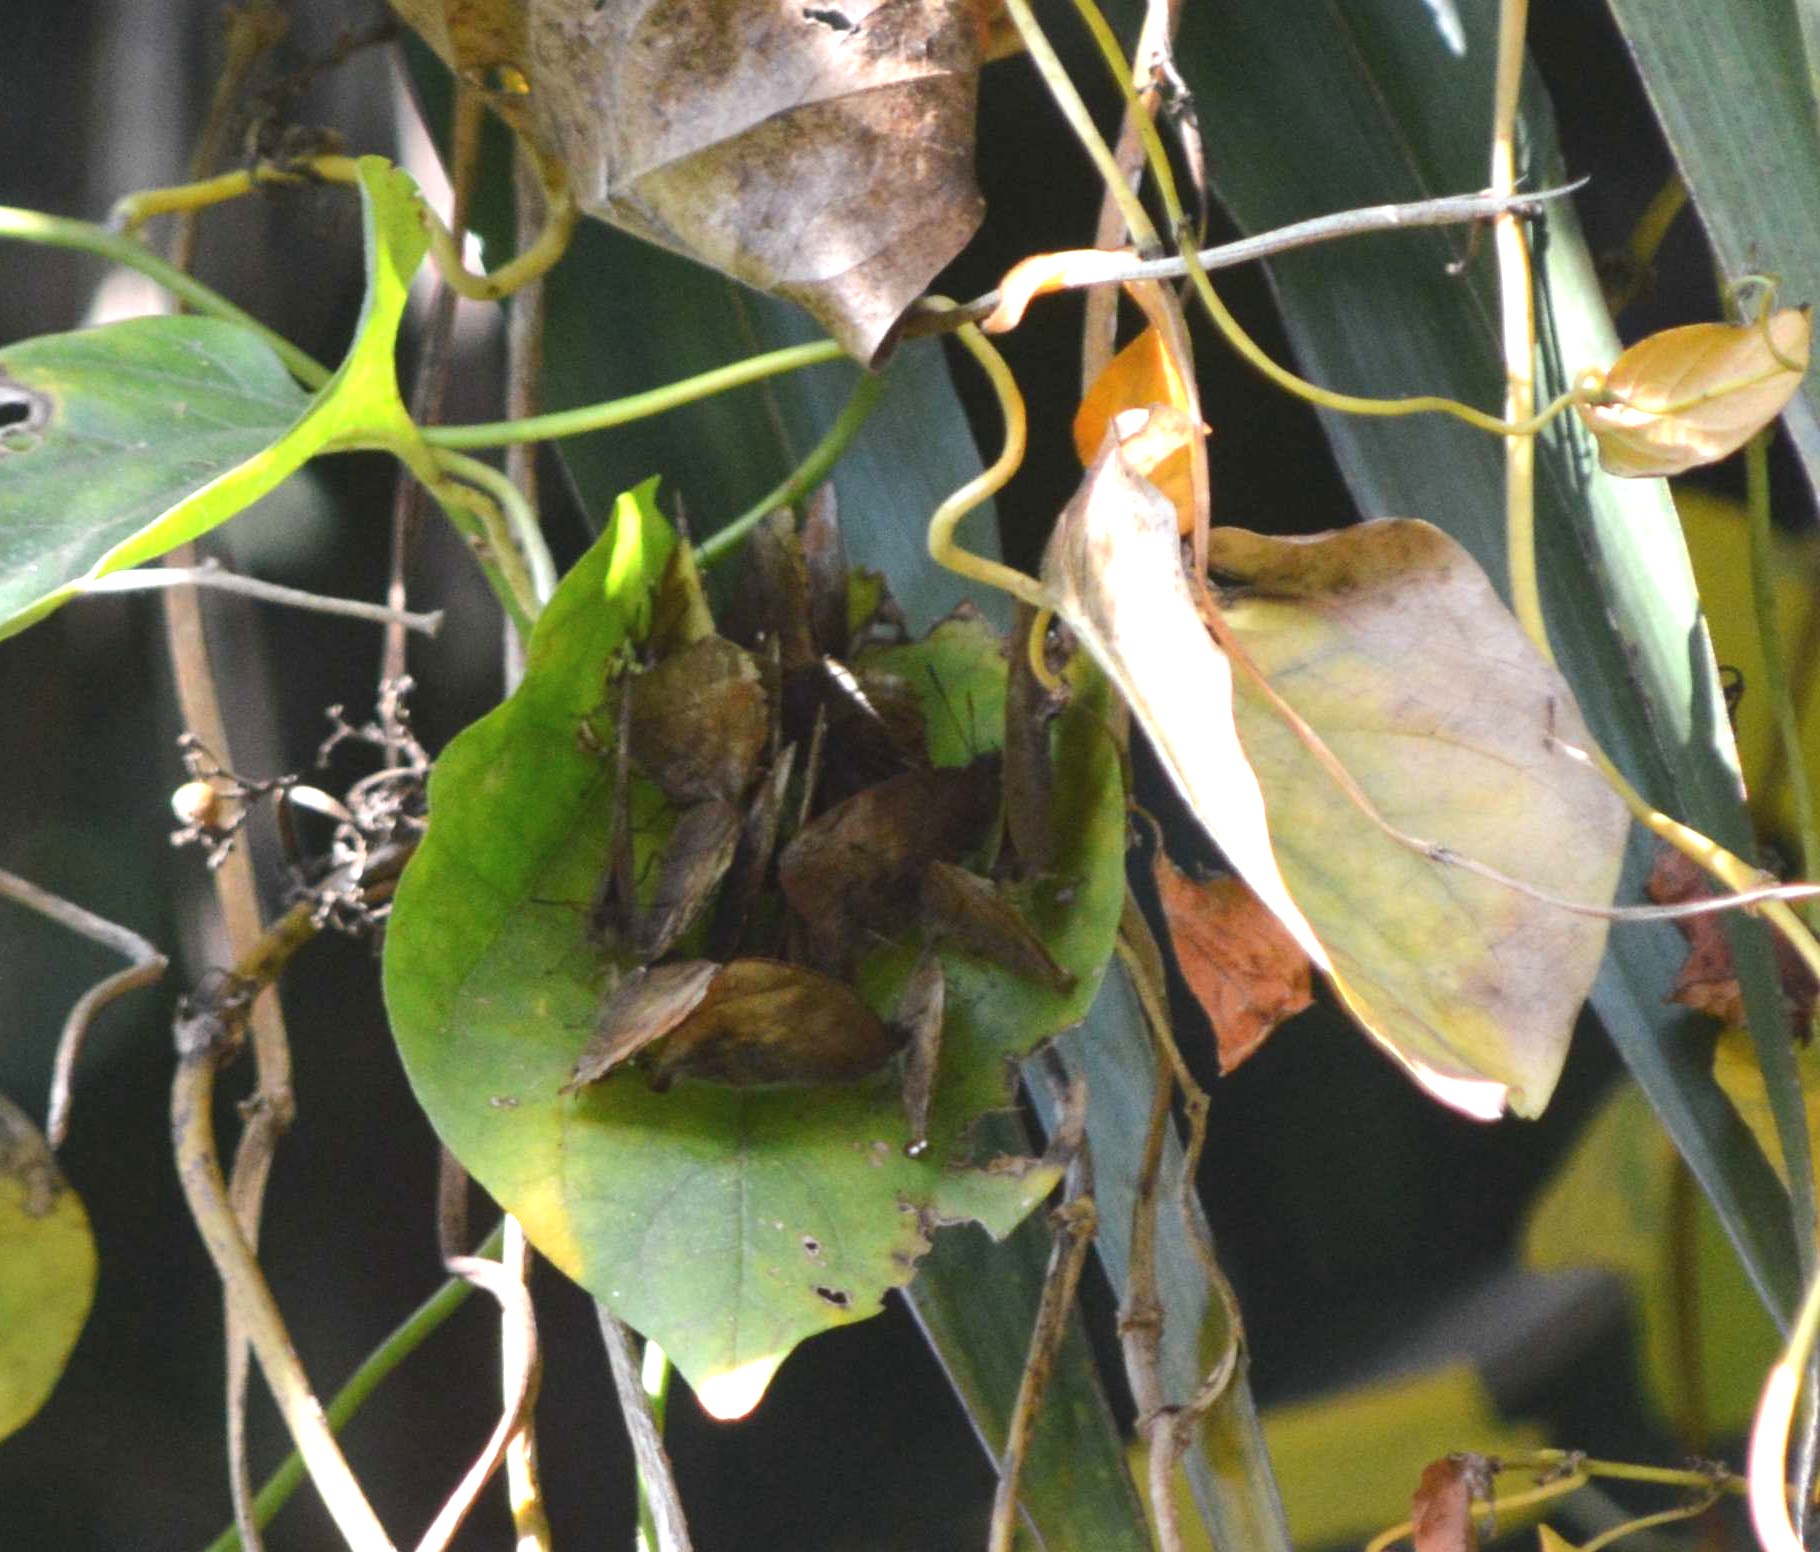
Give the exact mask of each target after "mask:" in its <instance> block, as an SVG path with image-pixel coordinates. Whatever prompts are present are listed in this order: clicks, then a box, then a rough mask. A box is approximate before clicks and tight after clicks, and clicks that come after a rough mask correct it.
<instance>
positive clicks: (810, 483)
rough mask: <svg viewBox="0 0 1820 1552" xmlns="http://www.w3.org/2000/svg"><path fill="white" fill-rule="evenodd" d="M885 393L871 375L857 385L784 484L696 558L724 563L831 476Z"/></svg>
mask: <svg viewBox="0 0 1820 1552" xmlns="http://www.w3.org/2000/svg"><path fill="white" fill-rule="evenodd" d="M884 391H885V380H884V378H883V377H880V376H875V375H874V374H872V373H870V372H868V373H866V374H865V375H864V376H863V377H861V378H860V380H859V381H858V382H857V383H856V384H854V387H853V393H852V396H851V397H850V398H849V399H848V400H847V402H846V404H845V405H844V406H843V407H842V409H841V412H840V414H839V415H838V416H837V417H836V418H835V421H834V424H833V425H831V426H830V427H828V430H827V434H826V435H825V436H823V437H822V439H821V441H819V442H817V443H816V444H815V446H814V447H812V448H811V449H810V450H809V456H808V457H806V458H805V459H803V461H802V462H801V463H800V464H798V465H797V466H796V468H795V469H793V470H792V471H791V472H790V474H789V475H788V476H787V477H786V478H785V479H784V481H783V483H782V484H780V485H778V486H776V487H775V488H774V489H772V490H769V491H767V492H766V493H765V494H764V495H763V496H761V497H760V498H759V499H758V500H757V501H755V502H754V503H753V504H752V505H751V506H749V507H747V508H746V510H745V511H744V512H742V513H740V515H739V516H738V517H736V518H734V519H733V521H732V522H730V523H728V524H727V526H726V527H725V528H722V529H719V530H717V531H716V532H714V533H713V534H710V535H709V536H708V537H707V538H706V539H704V540H702V542H701V543H700V544H699V545H698V546H697V547H696V550H695V559H696V560H697V561H698V562H699V563H700V564H701V565H703V566H712V565H713V564H714V563H715V562H716V561H719V560H724V559H725V558H726V557H727V556H728V555H731V554H732V553H733V551H734V549H735V548H737V547H738V545H739V544H740V543H741V542H742V541H743V540H744V539H745V537H746V535H747V534H749V533H750V532H751V531H752V530H753V529H754V528H756V527H757V526H758V525H759V524H760V523H762V522H763V521H764V520H765V519H766V518H767V517H769V516H770V515H771V513H773V512H775V511H776V510H777V509H778V508H779V507H787V506H793V505H795V504H796V503H797V502H798V501H800V500H802V498H803V497H804V496H806V495H807V494H808V493H809V492H810V491H812V490H813V489H815V487H816V486H817V485H819V484H821V482H822V481H823V480H825V479H826V478H827V477H828V474H829V471H830V470H832V469H833V467H834V466H835V464H837V463H838V462H840V458H841V455H842V454H843V453H845V452H846V451H847V448H848V447H849V446H850V445H851V444H852V441H853V438H854V437H855V436H857V435H858V434H859V428H860V427H861V426H863V425H865V423H866V422H867V420H869V419H870V418H871V416H872V412H873V410H875V409H877V408H878V401H879V396H880V395H881V394H882V393H883V392H884Z"/></svg>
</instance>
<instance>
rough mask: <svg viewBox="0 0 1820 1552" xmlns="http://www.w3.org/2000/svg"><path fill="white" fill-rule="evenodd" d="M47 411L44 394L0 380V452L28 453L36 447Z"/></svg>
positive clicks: (0, 377) (48, 405) (48, 403)
mask: <svg viewBox="0 0 1820 1552" xmlns="http://www.w3.org/2000/svg"><path fill="white" fill-rule="evenodd" d="M50 408H51V406H50V400H49V399H47V398H46V397H45V396H44V395H43V394H41V393H37V392H34V391H33V390H32V389H30V388H27V387H24V386H23V385H21V384H19V383H14V382H8V381H6V380H5V378H4V376H0V452H8V453H29V452H31V451H32V449H33V448H35V447H37V446H38V445H39V444H40V442H41V441H42V440H43V439H42V438H41V437H40V436H39V435H38V432H39V431H40V430H42V429H43V426H44V423H45V422H46V421H48V420H49V419H50Z"/></svg>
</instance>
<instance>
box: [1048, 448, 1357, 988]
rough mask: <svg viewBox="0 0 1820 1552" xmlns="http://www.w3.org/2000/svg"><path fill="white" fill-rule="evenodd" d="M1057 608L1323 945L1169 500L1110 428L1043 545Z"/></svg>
mask: <svg viewBox="0 0 1820 1552" xmlns="http://www.w3.org/2000/svg"><path fill="white" fill-rule="evenodd" d="M1042 577H1043V583H1044V586H1045V587H1046V588H1047V589H1048V591H1049V595H1050V597H1051V598H1052V599H1053V600H1054V605H1055V611H1056V613H1057V614H1058V615H1060V616H1061V618H1062V619H1063V620H1065V621H1066V622H1067V624H1068V626H1069V628H1070V629H1071V630H1072V631H1073V632H1074V634H1075V635H1076V636H1077V637H1078V638H1079V639H1080V641H1081V642H1082V643H1083V644H1084V645H1085V646H1086V648H1087V650H1088V651H1089V652H1090V653H1092V655H1093V658H1094V660H1095V661H1096V662H1097V663H1098V664H1099V665H1100V667H1101V668H1102V669H1104V670H1105V672H1106V675H1107V677H1108V678H1110V679H1111V680H1112V682H1113V683H1114V684H1115V685H1116V686H1117V687H1118V689H1119V693H1120V694H1122V695H1123V696H1124V697H1125V700H1126V703H1127V704H1128V705H1129V706H1130V707H1131V709H1132V711H1133V713H1134V714H1135V715H1136V716H1137V719H1138V721H1139V722H1141V723H1142V724H1143V727H1144V731H1145V733H1146V734H1148V735H1149V738H1150V742H1151V744H1152V745H1153V746H1154V747H1155V749H1156V752H1157V757H1158V759H1159V760H1160V761H1161V762H1162V765H1163V769H1164V770H1165V771H1167V772H1168V773H1169V777H1170V780H1171V781H1173V782H1174V783H1175V786H1176V788H1177V790H1178V791H1179V792H1180V793H1181V794H1182V797H1183V799H1184V800H1185V801H1186V802H1187V804H1188V807H1189V810H1190V811H1191V812H1192V813H1193V814H1194V816H1195V818H1196V819H1198V820H1199V821H1200V823H1201V825H1202V826H1203V827H1204V828H1205V829H1206V831H1207V833H1208V835H1209V836H1211V837H1212V839H1213V841H1214V844H1216V845H1217V846H1218V847H1219V848H1220V850H1221V851H1222V852H1224V853H1225V854H1226V860H1227V861H1228V862H1229V863H1231V865H1232V867H1233V868H1234V870H1235V871H1236V872H1238V873H1239V874H1240V876H1242V877H1243V878H1244V879H1245V881H1246V882H1247V883H1248V884H1250V885H1251V887H1252V889H1253V891H1254V892H1255V893H1256V894H1257V896H1258V898H1259V899H1260V900H1262V901H1263V903H1264V904H1265V906H1266V907H1267V908H1268V909H1269V910H1270V912H1271V913H1272V914H1273V915H1274V916H1275V917H1276V918H1277V920H1278V921H1280V922H1282V923H1283V925H1284V926H1285V927H1286V928H1288V930H1289V932H1290V935H1291V936H1292V937H1293V938H1294V939H1295V940H1296V942H1297V943H1298V944H1300V945H1301V947H1302V950H1303V951H1304V952H1305V953H1306V954H1307V955H1308V957H1309V958H1310V959H1312V960H1313V961H1314V962H1315V963H1316V964H1317V965H1319V966H1320V967H1321V968H1323V969H1325V968H1327V964H1328V960H1327V950H1326V949H1325V948H1324V947H1322V945H1321V940H1320V938H1319V937H1318V936H1317V935H1316V933H1315V930H1314V928H1313V927H1312V926H1310V925H1309V923H1308V920H1307V918H1306V917H1305V916H1304V915H1303V914H1302V909H1301V907H1300V906H1298V905H1297V904H1296V902H1295V900H1294V899H1293V898H1292V896H1291V895H1290V892H1289V887H1288V885H1287V884H1285V883H1284V881H1283V875H1282V872H1281V870H1280V869H1279V868H1278V866H1277V860H1276V854H1275V852H1274V850H1273V848H1272V846H1271V841H1270V832H1269V827H1268V824H1267V822H1266V819H1265V814H1264V795H1263V793H1262V791H1261V790H1260V789H1259V787H1258V780H1257V777H1256V775H1255V774H1254V773H1253V771H1252V769H1251V763H1250V761H1249V760H1248V759H1247V758H1246V755H1245V751H1244V749H1243V747H1242V746H1241V745H1240V743H1239V737H1238V730H1237V728H1236V727H1235V726H1234V724H1233V718H1232V669H1231V665H1230V664H1229V663H1228V662H1227V660H1226V655H1225V653H1223V652H1221V651H1220V649H1219V648H1218V647H1216V646H1215V645H1214V643H1213V641H1212V639H1211V638H1210V637H1209V636H1208V634H1207V627H1206V626H1205V625H1203V624H1202V623H1201V617H1200V614H1199V613H1198V612H1197V610H1196V608H1195V603H1194V598H1193V595H1192V594H1190V592H1189V590H1188V580H1187V577H1186V576H1185V575H1184V573H1183V570H1182V552H1181V545H1180V543H1179V542H1178V539H1177V533H1176V513H1175V508H1174V507H1173V506H1172V505H1171V504H1170V502H1169V500H1168V498H1167V497H1165V496H1163V495H1162V494H1161V493H1160V492H1159V491H1158V490H1157V489H1156V487H1155V486H1153V485H1151V484H1150V483H1149V482H1148V481H1146V480H1144V479H1142V478H1141V477H1140V476H1139V475H1137V474H1136V473H1135V472H1134V471H1133V470H1132V468H1131V466H1130V465H1129V464H1128V463H1127V462H1126V461H1125V458H1124V455H1123V454H1122V453H1121V452H1120V450H1119V448H1118V445H1117V444H1116V443H1115V442H1112V441H1111V440H1108V442H1107V445H1106V446H1105V447H1104V448H1103V449H1102V450H1101V452H1100V456H1099V458H1098V460H1097V461H1096V462H1095V463H1094V465H1093V467H1092V468H1091V469H1089V470H1088V471H1087V477H1086V480H1085V481H1084V482H1083V484H1082V486H1081V488H1080V490H1079V492H1077V494H1076V495H1075V498H1074V500H1073V501H1071V502H1069V503H1068V506H1067V508H1066V509H1065V510H1064V511H1063V513H1062V515H1061V518H1060V520H1059V521H1058V522H1057V523H1056V526H1055V533H1054V535H1053V536H1052V537H1051V538H1050V541H1049V547H1048V549H1047V551H1046V552H1045V553H1044V556H1043V567H1042Z"/></svg>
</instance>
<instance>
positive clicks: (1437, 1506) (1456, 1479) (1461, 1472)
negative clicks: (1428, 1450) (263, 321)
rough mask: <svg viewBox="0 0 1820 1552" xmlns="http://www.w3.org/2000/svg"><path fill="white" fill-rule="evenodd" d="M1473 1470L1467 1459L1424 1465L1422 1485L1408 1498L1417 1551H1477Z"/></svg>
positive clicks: (1445, 1460)
mask: <svg viewBox="0 0 1820 1552" xmlns="http://www.w3.org/2000/svg"><path fill="white" fill-rule="evenodd" d="M1472 1489H1473V1473H1472V1469H1471V1466H1470V1464H1469V1463H1468V1462H1466V1461H1463V1460H1455V1459H1453V1458H1451V1457H1448V1458H1444V1459H1441V1460H1431V1461H1430V1462H1429V1463H1428V1464H1427V1465H1426V1466H1424V1467H1423V1468H1422V1481H1421V1485H1420V1486H1418V1487H1417V1488H1416V1490H1415V1494H1414V1496H1413V1497H1411V1499H1410V1500H1409V1520H1410V1528H1411V1540H1412V1541H1414V1543H1415V1549H1416V1552H1477V1549H1478V1545H1479V1531H1478V1527H1477V1526H1476V1525H1474V1524H1473V1521H1472Z"/></svg>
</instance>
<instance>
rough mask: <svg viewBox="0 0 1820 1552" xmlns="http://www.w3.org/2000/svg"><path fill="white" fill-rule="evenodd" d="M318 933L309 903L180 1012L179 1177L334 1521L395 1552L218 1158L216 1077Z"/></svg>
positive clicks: (175, 1113)
mask: <svg viewBox="0 0 1820 1552" xmlns="http://www.w3.org/2000/svg"><path fill="white" fill-rule="evenodd" d="M315 932H316V925H315V922H314V919H313V916H312V911H311V908H310V906H309V905H308V904H307V903H304V904H300V905H298V906H295V907H293V908H292V909H291V910H290V911H289V912H288V913H287V914H286V915H285V916H284V917H282V918H281V919H280V920H279V921H278V923H277V924H276V925H275V926H274V927H273V928H272V930H271V931H270V932H268V933H266V934H265V935H263V936H262V937H261V938H260V940H259V941H258V942H257V943H256V944H255V945H254V947H253V949H252V951H250V952H249V953H247V954H245V955H243V956H242V957H241V959H240V960H239V962H238V963H237V964H236V967H235V969H234V971H233V973H232V974H230V975H229V976H227V977H226V978H225V980H224V982H223V984H222V986H221V987H219V988H218V989H217V990H216V993H215V995H213V996H210V997H206V998H205V997H198V998H197V999H196V1000H195V1001H194V1002H190V1003H186V1005H185V1006H184V1007H183V1008H182V1009H181V1010H180V1012H179V1016H178V1019H177V1021H176V1024H175V1026H174V1033H175V1036H176V1041H177V1057H178V1060H177V1073H176V1078H175V1080H174V1082H173V1083H172V1086H171V1131H172V1137H173V1141H174V1143H175V1148H176V1157H177V1177H178V1180H179V1182H180V1184H181V1185H182V1187H183V1193H184V1198H185V1200H186V1201H187V1202H188V1204H189V1209H190V1214H191V1216H192V1217H193V1218H194V1219H195V1220H196V1227H197V1229H198V1230H199V1231H200V1233H201V1235H202V1241H203V1244H204V1245H205V1246H206V1247H207V1249H208V1252H209V1256H210V1258H211V1259H212V1260H213V1261H214V1263H215V1269H216V1271H217V1272H218V1273H219V1275H220V1277H221V1281H222V1285H223V1288H224V1289H225V1291H226V1296H227V1301H228V1307H229V1309H230V1311H231V1312H232V1318H233V1319H234V1320H235V1321H236V1322H237V1323H238V1325H239V1328H240V1329H241V1330H243V1331H244V1333H245V1335H246V1338H247V1340H249V1341H250V1342H251V1344H252V1348H253V1351H254V1353H255V1354H256V1355H257V1357H258V1359H259V1365H260V1367H261V1368H262V1369H263V1370H264V1371H265V1376H266V1381H267V1383H268V1384H269V1385H270V1387H271V1390H272V1395H273V1397H274V1399H275V1400H276V1401H277V1403H278V1409H279V1411H280V1413H281V1414H282V1415H283V1417H284V1420H285V1424H286V1426H287V1427H288V1428H289V1429H290V1431H291V1437H292V1438H293V1439H294V1440H295V1441H296V1443H297V1447H298V1450H299V1451H300V1453H301V1454H302V1456H303V1459H304V1463H305V1465H306V1467H307V1468H308V1470H309V1473H310V1476H311V1478H312V1480H313V1481H314V1482H315V1483H316V1487H317V1491H318V1492H319V1493H320V1494H321V1495H322V1499H323V1502H324V1504H325V1505H326V1506H327V1508H328V1511H329V1514H330V1516H331V1517H332V1518H333V1519H334V1521H335V1523H336V1526H337V1527H338V1528H339V1530H340V1531H341V1534H342V1536H343V1538H344V1539H345V1540H346V1541H347V1543H348V1545H349V1546H350V1548H352V1549H354V1552H392V1543H391V1541H390V1540H389V1539H388V1538H387V1536H386V1533H385V1530H384V1528H383V1527H382V1526H381V1525H380V1523H379V1519H378V1517H377V1516H376V1515H375V1514H374V1513H373V1509H372V1506H371V1505H370V1504H369V1503H368V1502H367V1499H366V1495H365V1494H364V1493H363V1492H362V1491H361V1487H360V1484H359V1482H358V1481H357V1480H356V1479H355V1477H354V1474H353V1472H352V1471H351V1470H350V1469H349V1467H348V1463H347V1461H346V1459H345V1458H344V1457H343V1455H342V1453H341V1447H340V1446H339V1445H338V1444H337V1443H336V1442H335V1436H334V1434H333V1433H332V1432H331V1431H330V1429H329V1426H328V1420H327V1419H326V1417H325V1416H324V1415H323V1411H322V1406H321V1403H320V1402H318V1401H317V1399H316V1397H315V1395H314V1393H313V1392H312V1391H311V1390H310V1385H309V1380H308V1379H307V1378H306V1377H305V1375H304V1372H303V1365H302V1364H301V1363H300V1362H299V1361H298V1358H297V1353H296V1349H295V1348H294V1347H293V1346H292V1345H291V1339H290V1334H289V1333H288V1332H287V1331H286V1329H285V1325H284V1318H283V1316H282V1315H280V1313H279V1311H278V1306H277V1304H276V1302H275V1301H274V1300H273V1298H272V1292H271V1289H270V1288H269V1287H268V1286H267V1285H266V1281H265V1278H264V1276H263V1275H262V1274H261V1272H260V1270H259V1263H258V1261H257V1259H256V1258H255V1257H254V1255H253V1251H252V1249H251V1247H250V1246H249V1244H248V1242H247V1238H246V1236H245V1234H244V1233H243V1232H242V1229H241V1225H240V1222H239V1220H238V1218H237V1217H236V1216H235V1213H234V1210H233V1207H232V1205H231V1204H230V1202H229V1200H228V1194H227V1187H226V1183H225V1182H224V1181H223V1180H222V1177H221V1166H220V1161H219V1158H218V1156H217V1154H216V1151H215V1135H214V1121H213V1115H212V1104H213V1100H214V1092H215V1076H216V1073H217V1071H218V1069H219V1068H220V1066H221V1064H222V1062H223V1061H224V1060H226V1058H227V1057H228V1056H230V1055H231V1054H232V1053H233V1051H234V1050H235V1049H236V1048H237V1047H238V1045H239V1044H240V1043H241V1041H242V1040H243V1039H244V1036H245V1029H246V1023H247V1019H248V1016H249V1009H250V1007H251V1005H252V1003H253V1000H254V999H255V998H256V997H257V996H259V994H260V993H261V992H262V991H265V990H267V989H269V987H270V986H271V984H272V982H273V981H274V980H275V979H276V977H277V975H278V974H279V972H280V971H281V970H282V969H283V967H284V965H285V963H286V962H287V961H288V960H289V959H290V957H291V955H292V954H294V953H295V952H296V950H297V949H298V948H300V947H301V946H302V945H303V944H304V943H306V942H308V941H309V939H310V938H312V937H313V936H314V935H315Z"/></svg>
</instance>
